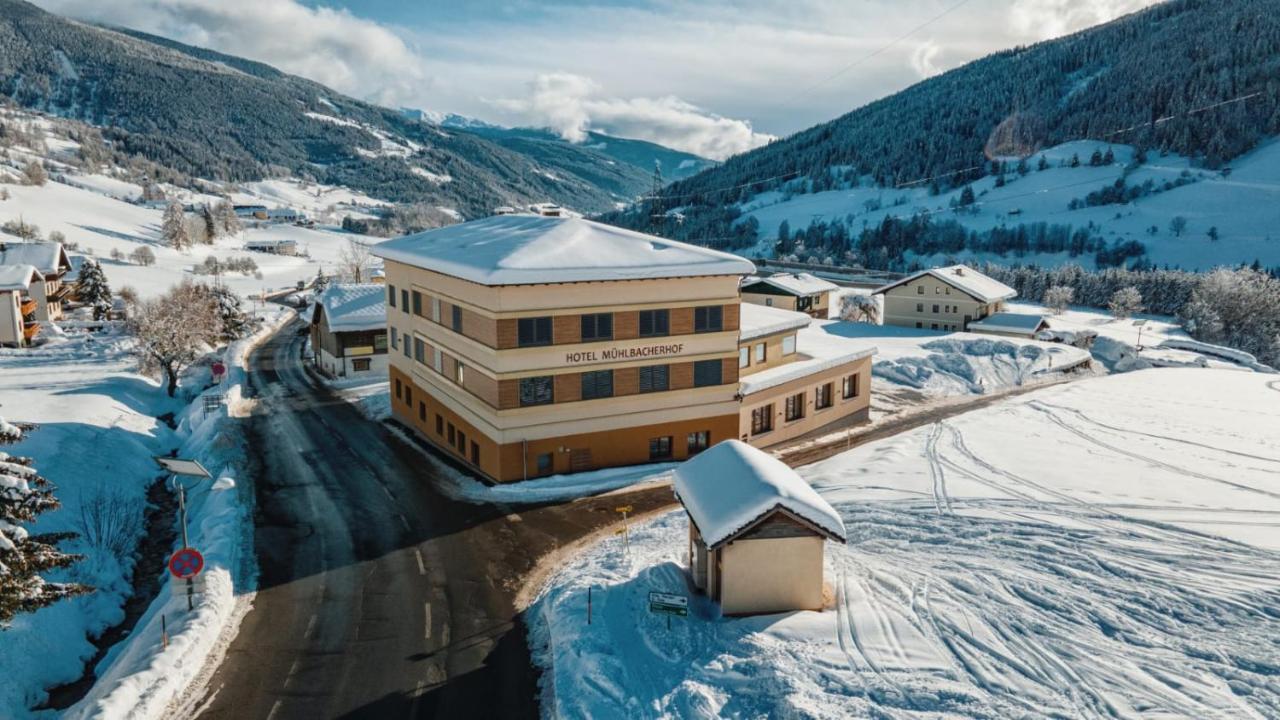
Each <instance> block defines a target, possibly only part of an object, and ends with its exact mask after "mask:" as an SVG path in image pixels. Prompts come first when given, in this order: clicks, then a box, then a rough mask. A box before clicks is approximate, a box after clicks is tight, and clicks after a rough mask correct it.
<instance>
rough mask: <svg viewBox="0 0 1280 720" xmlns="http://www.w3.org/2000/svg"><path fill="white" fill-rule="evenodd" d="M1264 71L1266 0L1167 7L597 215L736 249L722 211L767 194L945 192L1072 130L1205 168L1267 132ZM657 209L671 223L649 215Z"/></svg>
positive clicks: (1003, 58)
mask: <svg viewBox="0 0 1280 720" xmlns="http://www.w3.org/2000/svg"><path fill="white" fill-rule="evenodd" d="M1277 78H1280V4H1278V3H1277V2H1276V1H1275V0H1170V1H1169V2H1165V3H1161V4H1158V5H1154V6H1152V7H1150V8H1148V9H1146V10H1143V11H1140V12H1137V13H1134V14H1132V15H1128V16H1126V17H1123V18H1120V19H1118V20H1115V21H1113V22H1111V23H1107V24H1105V25H1101V26H1098V27H1094V28H1090V29H1088V30H1084V31H1081V32H1078V33H1075V34H1073V35H1069V36H1066V37H1062V38H1058V39H1056V40H1050V41H1046V42H1042V43H1039V44H1036V45H1032V46H1029V47H1018V48H1014V49H1011V50H1007V51H1004V52H999V53H995V54H993V55H990V56H988V57H985V58H982V59H979V60H976V61H974V62H971V63H968V64H966V65H964V66H962V67H959V68H956V69H954V70H951V71H949V72H946V73H943V74H941V75H938V76H936V77H933V78H930V79H928V80H924V81H922V82H920V83H918V84H916V85H913V86H911V87H909V88H907V89H905V90H903V91H901V92H899V93H896V94H894V95H890V96H888V97H885V98H883V99H880V100H877V101H875V102H872V103H869V104H867V105H865V106H863V107H861V108H858V109H856V110H854V111H852V112H850V113H848V114H846V115H844V116H842V117H839V118H836V119H835V120H832V121H830V122H826V123H823V124H820V125H817V126H815V127H812V128H809V129H808V130H804V131H801V132H799V133H796V134H795V135H792V136H791V137H788V138H785V139H782V140H779V141H776V142H773V143H771V144H769V145H766V146H764V147H761V148H757V149H755V150H752V151H749V152H746V153H743V154H741V155H737V156H734V157H732V158H729V159H728V160H726V161H725V162H724V163H722V164H721V165H719V166H717V167H715V168H712V169H710V170H707V171H704V172H702V173H699V174H698V175H695V176H693V177H691V178H687V179H684V180H680V181H678V182H675V183H672V184H671V185H669V186H668V187H667V188H666V189H665V190H664V191H663V192H662V199H661V200H659V201H658V202H656V203H652V202H646V203H643V204H642V205H640V206H637V207H634V208H632V209H631V210H625V211H620V212H615V213H610V214H608V215H606V216H604V219H605V220H607V221H609V222H615V223H618V224H621V225H625V226H627V227H632V228H636V229H642V230H664V231H665V232H666V233H667V234H671V235H674V236H676V237H678V238H680V239H686V240H692V241H700V242H704V243H706V244H709V245H713V246H717V247H746V246H749V245H751V244H752V243H753V242H755V240H756V237H755V231H754V229H753V228H750V227H743V225H742V224H741V223H740V222H739V217H740V215H739V213H738V212H737V208H736V205H737V203H739V202H741V201H743V200H746V199H748V198H751V197H753V196H755V195H758V194H759V193H762V192H765V191H768V190H775V189H778V190H785V191H786V192H789V193H810V192H820V191H823V190H832V189H836V188H838V187H841V186H848V184H850V183H858V182H862V183H865V182H866V181H867V179H870V180H872V181H873V182H875V183H877V184H879V185H881V186H884V187H895V186H898V185H900V184H902V183H912V184H916V183H923V187H929V186H930V185H932V186H933V188H934V190H935V191H946V190H947V189H949V188H954V187H959V186H961V185H964V184H966V183H968V182H971V181H973V180H974V179H976V178H978V177H982V176H984V175H987V174H989V173H990V172H992V169H993V164H992V162H991V161H992V160H993V159H995V158H998V157H1000V156H1007V155H1029V154H1030V153H1031V152H1032V151H1034V150H1035V149H1037V148H1040V147H1049V146H1054V145H1059V144H1061V143H1063V142H1066V141H1070V140H1075V139H1086V138H1089V139H1097V140H1110V141H1112V142H1116V143H1127V144H1131V145H1135V146H1137V147H1139V148H1150V149H1156V150H1169V151H1173V152H1177V153H1180V154H1182V155H1187V156H1191V157H1195V158H1198V159H1199V160H1200V161H1202V162H1203V163H1204V164H1205V165H1207V166H1209V167H1218V166H1221V165H1222V164H1223V163H1224V162H1226V161H1228V160H1230V159H1232V158H1235V157H1237V156H1239V155H1241V154H1242V153H1244V152H1247V151H1248V150H1250V149H1251V148H1253V147H1255V146H1256V145H1257V144H1258V142H1259V141H1260V140H1261V139H1263V138H1265V137H1268V136H1274V135H1277V134H1280V81H1277ZM672 208H678V209H679V212H680V217H681V220H682V222H681V223H679V224H672V223H669V222H667V221H665V220H663V221H657V222H655V220H654V217H655V216H657V217H662V216H663V214H664V213H665V211H666V210H669V209H672ZM655 210H660V211H662V212H655Z"/></svg>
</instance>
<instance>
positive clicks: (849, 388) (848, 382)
mask: <svg viewBox="0 0 1280 720" xmlns="http://www.w3.org/2000/svg"><path fill="white" fill-rule="evenodd" d="M841 394H842V395H843V396H844V399H845V400H848V399H849V398H856V397H858V376H857V375H846V376H845V378H844V383H843V387H842V388H841Z"/></svg>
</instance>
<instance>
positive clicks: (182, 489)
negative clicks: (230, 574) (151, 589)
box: [152, 451, 213, 610]
mask: <svg viewBox="0 0 1280 720" xmlns="http://www.w3.org/2000/svg"><path fill="white" fill-rule="evenodd" d="M175 455H176V451H175ZM152 459H153V460H155V461H156V464H157V465H159V466H160V467H161V468H163V469H165V470H167V471H169V473H170V475H172V478H171V481H172V482H173V484H174V485H176V486H177V491H178V512H179V514H180V515H181V517H182V549H180V550H178V552H175V553H174V554H173V555H172V556H171V557H170V558H169V571H170V572H172V573H173V575H174V577H176V578H178V579H180V580H184V579H185V580H187V588H186V590H187V609H188V610H192V609H194V607H195V602H194V601H193V600H192V597H191V596H192V595H193V594H195V585H194V583H193V582H192V580H191V579H192V578H194V577H195V576H196V575H199V574H200V570H201V569H203V568H204V557H203V556H201V555H200V553H199V552H197V551H196V550H195V549H194V548H192V547H191V543H190V542H189V541H188V539H187V486H186V485H184V484H183V482H182V481H181V480H179V479H178V478H180V477H194V478H196V482H200V481H201V480H203V479H205V478H210V477H213V476H212V475H210V474H209V471H208V470H205V469H204V466H203V465H201V464H200V463H199V462H197V461H195V460H186V459H183V458H179V457H168V456H164V455H157V456H155V457H154V458H152ZM184 553H188V554H185V555H184ZM189 553H194V557H193V556H192V555H190V554H189ZM180 555H181V556H182V558H181V559H179V556H180ZM175 560H178V564H177V566H176V567H175ZM192 563H195V565H194V567H195V569H194V570H193V571H190V572H189V574H186V575H182V574H179V571H183V572H186V571H188V570H190V568H191V567H192Z"/></svg>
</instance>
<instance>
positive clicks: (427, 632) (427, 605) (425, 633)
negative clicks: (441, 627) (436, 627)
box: [422, 602, 431, 640]
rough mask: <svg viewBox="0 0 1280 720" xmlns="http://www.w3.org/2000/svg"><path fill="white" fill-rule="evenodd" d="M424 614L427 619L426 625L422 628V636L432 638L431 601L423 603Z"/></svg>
mask: <svg viewBox="0 0 1280 720" xmlns="http://www.w3.org/2000/svg"><path fill="white" fill-rule="evenodd" d="M422 614H423V615H424V616H425V619H426V625H425V626H424V628H423V630H422V636H423V637H425V638H426V639H428V640H430V639H431V603H429V602H424V603H422Z"/></svg>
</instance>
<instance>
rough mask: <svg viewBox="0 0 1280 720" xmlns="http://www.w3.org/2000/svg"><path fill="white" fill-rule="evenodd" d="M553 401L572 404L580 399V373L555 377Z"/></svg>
mask: <svg viewBox="0 0 1280 720" xmlns="http://www.w3.org/2000/svg"><path fill="white" fill-rule="evenodd" d="M554 392H555V401H556V402H557V403H562V402H574V401H576V400H581V399H582V375H581V374H580V373H565V374H564V375H557V376H556V379H555V390H554Z"/></svg>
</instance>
